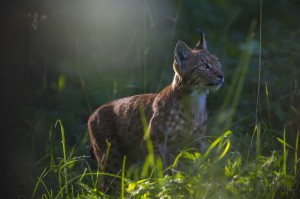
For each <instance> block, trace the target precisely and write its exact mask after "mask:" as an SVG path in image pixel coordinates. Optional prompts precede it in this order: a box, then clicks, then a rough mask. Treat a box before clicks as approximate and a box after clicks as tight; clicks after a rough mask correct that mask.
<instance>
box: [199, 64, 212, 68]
mask: <svg viewBox="0 0 300 199" xmlns="http://www.w3.org/2000/svg"><path fill="white" fill-rule="evenodd" d="M198 67H199V69H201V70H208V69H211V68H212V67H211V65H210V64H208V63H203V64H201V65H200V66H198Z"/></svg>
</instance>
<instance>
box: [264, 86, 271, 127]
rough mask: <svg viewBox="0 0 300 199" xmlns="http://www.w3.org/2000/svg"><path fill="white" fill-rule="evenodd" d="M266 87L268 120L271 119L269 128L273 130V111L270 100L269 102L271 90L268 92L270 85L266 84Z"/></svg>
mask: <svg viewBox="0 0 300 199" xmlns="http://www.w3.org/2000/svg"><path fill="white" fill-rule="evenodd" d="M265 87H266V97H267V109H268V119H269V128H270V129H271V128H272V125H271V111H270V100H269V90H268V84H267V82H265Z"/></svg>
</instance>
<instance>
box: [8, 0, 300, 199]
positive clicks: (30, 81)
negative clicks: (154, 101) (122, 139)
mask: <svg viewBox="0 0 300 199" xmlns="http://www.w3.org/2000/svg"><path fill="white" fill-rule="evenodd" d="M260 3H262V5H261V6H260ZM299 6H300V4H299V1H297V0H286V1H282V0H272V1H271V0H262V1H258V0H257V1H245V0H244V1H234V0H227V1H221V0H212V1H201V0H199V1H184V0H175V1H173V0H172V1H171V0H167V1H147V0H145V1H132V0H122V1H120V0H115V1H92V0H88V1H72V2H71V1H61V2H55V1H53V2H48V1H36V2H35V1H32V2H30V3H29V2H23V3H22V5H21V6H19V7H18V8H16V9H15V10H16V11H15V13H14V14H15V15H17V16H15V18H17V19H15V21H17V22H18V23H16V25H15V26H16V27H15V26H14V27H15V29H16V32H17V34H16V37H15V38H14V41H15V42H16V43H17V44H18V45H17V44H15V43H13V44H15V45H11V46H12V48H14V51H15V54H14V56H13V58H14V60H17V61H16V62H17V63H18V64H19V65H20V67H19V69H18V70H19V71H20V75H19V76H17V77H19V78H14V79H13V81H15V79H17V81H16V82H18V84H20V85H21V90H20V92H19V91H18V95H17V99H18V103H19V104H20V105H19V106H20V108H19V109H18V111H17V113H16V115H18V117H14V118H13V122H12V124H21V125H14V126H16V127H14V130H15V129H16V131H17V132H20V133H17V134H16V135H14V136H15V137H13V138H16V139H13V140H14V143H15V144H14V145H16V146H19V148H20V149H19V150H18V151H21V153H19V155H17V157H15V158H14V161H15V162H14V163H15V164H16V165H19V162H22V163H26V164H25V165H27V166H25V165H24V168H23V169H22V171H20V169H19V168H16V169H14V171H15V172H18V173H22V175H20V176H19V177H18V179H17V180H16V181H18V182H19V181H20V182H19V183H21V182H23V183H22V186H23V187H26V188H24V189H25V191H24V190H23V191H22V192H21V193H18V194H19V195H22V196H24V197H26V196H27V197H30V196H31V194H32V190H34V191H35V192H34V197H44V198H60V197H67V196H68V197H83V198H94V197H102V198H105V197H108V198H109V197H110V196H109V194H108V193H105V191H103V192H102V191H101V190H98V189H96V187H97V186H96V185H97V183H96V178H97V175H109V176H112V177H116V179H119V178H120V179H123V180H124V181H123V185H124V186H122V187H121V192H120V193H118V196H117V197H120V196H121V195H122V196H123V194H124V197H128V198H130V197H137V198H138V197H141V198H147V197H148V198H149V197H150V196H151V197H162V198H163V197H167V196H170V197H172V196H175V195H176V194H178V195H176V197H180V196H181V195H184V196H186V197H190V198H194V197H200V196H201V197H204V198H205V197H207V198H208V197H209V198H211V197H213V196H215V197H219V196H220V197H221V196H222V197H224V198H231V197H233V198H240V197H244V198H255V197H257V198H263V197H267V198H274V197H275V198H280V197H284V196H285V195H284V194H287V195H288V197H293V196H295V197H296V193H294V192H297V191H298V190H299V185H297V179H298V180H299V177H297V175H298V173H297V171H298V170H299V158H298V156H299V147H298V143H299V133H298V134H297V132H299V128H300V126H299V124H300V104H299V102H300V90H299V77H300V70H299V67H298V63H299V61H300V60H299V56H298V55H299V50H300V48H299V43H300V37H299V36H300V35H299V34H300V31H299V27H298V24H299V21H300V15H299V14H298V12H299ZM19 11H20V12H21V11H22V12H23V11H24V12H39V13H38V14H40V16H41V18H43V20H41V21H39V23H36V22H37V21H36V20H33V21H28V17H33V16H39V15H35V14H33V13H32V14H31V15H29V14H28V13H27V14H26V13H25V15H21V14H19V13H17V12H19ZM14 14H13V15H14ZM22 14H24V13H22ZM45 16H46V17H45ZM12 21H13V22H15V21H14V20H12ZM33 22H35V23H34V24H33ZM28 24H29V26H28ZM32 25H34V26H32ZM33 27H34V28H33ZM197 28H201V29H202V31H204V32H205V33H206V38H207V40H208V48H209V50H210V51H211V52H213V53H215V54H216V55H218V57H220V58H221V62H222V66H223V70H224V72H225V84H224V85H223V86H222V88H221V89H220V90H219V91H218V92H215V93H213V92H212V93H210V94H209V97H208V101H207V107H208V110H209V116H208V117H209V119H208V130H209V136H210V137H209V139H210V142H211V143H210V144H211V145H210V146H211V150H209V151H208V152H207V153H206V154H199V153H197V152H194V151H183V152H182V153H181V154H180V157H178V161H179V162H182V163H180V164H179V165H177V164H176V165H177V166H178V167H176V166H175V165H173V167H172V168H171V167H170V168H169V169H168V170H167V171H164V170H162V169H161V166H159V159H155V161H154V162H155V165H156V167H155V165H152V166H151V164H152V163H151V164H148V165H147V166H145V168H147V169H144V172H142V171H141V170H142V169H141V170H138V169H137V170H128V171H126V172H125V173H123V175H124V176H123V177H122V175H119V174H107V173H104V174H99V173H96V165H95V162H94V161H92V160H90V158H88V156H89V154H88V152H89V150H88V145H89V138H88V134H87V129H86V122H87V119H88V117H89V115H90V113H91V112H92V111H93V110H94V109H95V108H96V107H97V106H99V105H101V104H103V103H105V102H108V101H110V100H113V99H116V98H119V97H124V96H129V95H133V94H138V93H145V92H158V91H160V90H161V89H162V88H163V87H164V86H166V85H168V84H169V83H170V82H171V81H172V77H173V73H174V72H173V70H172V67H171V66H172V62H173V49H174V45H175V42H174V40H183V41H185V42H186V43H187V44H188V45H189V46H191V47H192V46H193V45H195V44H196V43H197V41H198V35H197V34H196V33H195V30H196V29H197ZM20 35H22V37H20ZM19 43H20V44H19ZM19 46H21V48H19ZM13 73H14V75H15V71H13ZM10 82H11V80H10ZM11 112H13V111H11ZM58 118H60V119H61V121H62V122H63V123H64V126H62V124H61V122H58V123H57V124H59V125H56V127H53V124H54V123H55V121H56V120H57V119H58ZM49 129H50V130H49ZM228 130H230V132H231V134H230V136H231V137H230V139H229V138H228V137H226V136H220V132H228ZM24 132H25V133H24ZM57 132H60V133H62V132H64V133H63V134H64V135H63V137H64V141H63V143H61V142H60V141H62V139H61V136H59V134H57ZM60 135H62V134H60ZM223 135H224V134H223ZM228 136H229V135H228ZM20 138H21V139H20ZM62 144H63V147H64V148H65V149H63V150H62V147H61V146H62ZM219 146H221V147H220V148H219ZM218 149H219V150H218ZM62 151H63V152H62ZM24 154H26V156H25V155H24ZM28 157H30V158H28ZM59 157H63V158H59ZM36 162H37V164H36ZM49 163H50V165H49ZM145 163H147V161H146V162H145ZM148 163H149V162H148ZM182 164H183V165H182ZM32 165H34V166H32ZM153 168H156V169H154V170H153V172H154V173H153V174H152V175H150V174H149V173H147V172H148V170H151V169H153ZM24 170H26V171H27V172H23V171H24ZM148 174H149V175H148ZM37 176H38V177H37ZM36 177H37V179H36ZM24 179H32V180H31V183H29V182H28V181H27V180H26V182H24ZM18 182H16V184H17V183H18ZM14 184H15V182H14ZM24 184H25V185H26V186H25V185H24ZM29 184H30V185H31V186H32V189H28V188H27V187H28V185H29ZM297 186H298V187H297ZM12 189H13V190H15V188H14V187H13V188H12ZM27 189H28V190H27ZM14 192H15V191H14ZM147 194H148V195H147Z"/></svg>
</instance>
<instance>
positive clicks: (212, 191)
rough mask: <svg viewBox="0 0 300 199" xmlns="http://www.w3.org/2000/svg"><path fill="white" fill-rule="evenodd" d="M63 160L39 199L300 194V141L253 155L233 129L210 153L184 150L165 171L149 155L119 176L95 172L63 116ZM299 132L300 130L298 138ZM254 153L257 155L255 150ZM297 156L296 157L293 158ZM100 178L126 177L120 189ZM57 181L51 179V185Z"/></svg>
mask: <svg viewBox="0 0 300 199" xmlns="http://www.w3.org/2000/svg"><path fill="white" fill-rule="evenodd" d="M57 128H58V130H59V131H60V133H61V140H62V142H61V144H62V147H61V148H62V153H61V154H63V158H60V157H57V154H51V156H53V157H54V159H53V161H51V164H50V166H48V167H47V168H45V169H44V171H43V172H42V173H41V175H40V176H39V177H38V181H37V184H36V187H35V190H34V192H33V195H32V197H33V198H36V197H39V198H287V197H288V198H295V197H296V195H295V194H296V193H295V191H296V190H295V189H296V186H297V180H296V174H297V172H298V171H297V164H298V163H299V157H298V154H297V150H298V144H299V143H298V142H297V141H296V143H295V146H296V148H293V147H292V146H290V145H289V144H287V143H286V141H285V133H284V132H283V137H278V138H277V139H278V140H279V141H280V143H281V149H280V150H274V151H273V152H272V153H271V154H270V155H256V156H255V158H253V159H251V160H250V159H247V157H245V156H244V154H243V153H241V152H239V151H237V150H233V148H232V147H231V145H232V141H231V140H232V136H233V133H232V132H231V131H226V132H225V133H223V135H222V136H220V137H218V138H216V139H215V141H214V142H212V143H211V144H210V146H209V147H208V149H207V151H206V152H205V153H204V154H200V153H199V152H198V151H197V150H193V149H190V150H185V151H182V152H181V153H180V154H178V156H177V157H176V159H175V161H174V163H173V164H172V165H170V166H169V167H168V168H167V169H163V167H162V163H161V161H160V159H159V158H157V157H156V156H154V154H151V151H150V153H149V156H151V157H152V158H154V161H153V159H151V158H149V156H148V157H147V158H146V160H145V162H144V166H143V168H145V166H146V169H128V170H127V169H125V165H126V157H125V158H124V160H123V169H122V170H120V172H119V173H117V174H110V173H105V172H103V173H100V172H95V171H94V170H93V169H92V168H91V167H90V163H89V161H90V160H89V159H90V157H85V156H83V157H76V156H74V155H73V152H72V150H69V151H68V150H67V149H66V148H65V147H66V145H65V138H64V136H65V135H64V128H63V125H62V123H61V121H60V120H58V122H57ZM298 137H299V132H298V133H297V138H298ZM250 150H251V151H250V153H254V154H257V151H256V150H253V149H250ZM292 156H294V157H293V158H291V157H292ZM99 176H110V177H111V179H112V181H114V180H117V179H118V180H120V181H121V183H119V184H117V186H119V187H115V186H116V184H114V185H113V183H111V187H107V188H106V189H102V190H101V189H99V186H98V181H97V179H98V178H99ZM50 182H51V183H50Z"/></svg>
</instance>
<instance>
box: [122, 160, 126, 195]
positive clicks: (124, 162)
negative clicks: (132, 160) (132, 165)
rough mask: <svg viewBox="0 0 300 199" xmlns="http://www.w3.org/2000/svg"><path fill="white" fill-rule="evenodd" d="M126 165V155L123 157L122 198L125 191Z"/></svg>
mask: <svg viewBox="0 0 300 199" xmlns="http://www.w3.org/2000/svg"><path fill="white" fill-rule="evenodd" d="M125 165H126V156H124V158H123V164H122V178H121V199H123V198H124V196H125V192H124V190H125V189H124V180H125Z"/></svg>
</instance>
